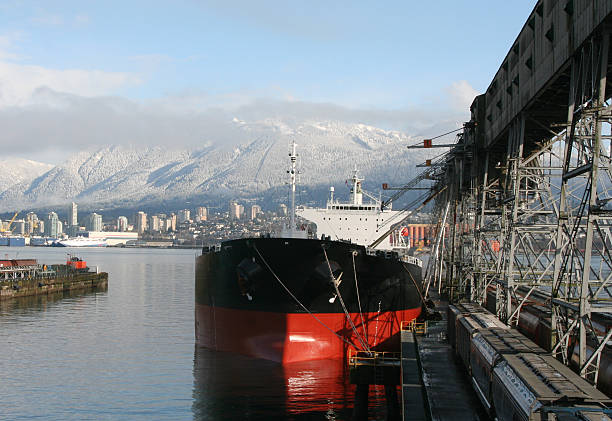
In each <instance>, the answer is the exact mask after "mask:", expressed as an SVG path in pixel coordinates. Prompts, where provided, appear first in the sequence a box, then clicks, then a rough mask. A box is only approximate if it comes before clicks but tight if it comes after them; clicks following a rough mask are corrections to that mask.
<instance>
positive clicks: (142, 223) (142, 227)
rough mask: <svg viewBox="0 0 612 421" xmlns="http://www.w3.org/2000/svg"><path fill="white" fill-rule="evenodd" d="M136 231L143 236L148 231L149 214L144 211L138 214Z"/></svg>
mask: <svg viewBox="0 0 612 421" xmlns="http://www.w3.org/2000/svg"><path fill="white" fill-rule="evenodd" d="M135 219H136V231H138V234H142V233H143V232H145V231H146V230H147V214H146V213H145V212H143V211H139V212H138V213H137V214H136V218H135Z"/></svg>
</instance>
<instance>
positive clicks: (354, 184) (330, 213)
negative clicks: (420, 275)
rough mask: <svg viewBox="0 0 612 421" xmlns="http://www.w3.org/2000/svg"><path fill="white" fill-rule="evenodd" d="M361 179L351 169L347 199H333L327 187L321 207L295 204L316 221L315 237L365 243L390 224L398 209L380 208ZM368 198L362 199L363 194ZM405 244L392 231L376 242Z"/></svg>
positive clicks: (383, 245)
mask: <svg viewBox="0 0 612 421" xmlns="http://www.w3.org/2000/svg"><path fill="white" fill-rule="evenodd" d="M362 181H363V179H361V178H359V177H358V175H357V170H355V171H354V173H353V177H352V178H351V180H350V182H351V196H350V200H349V202H339V201H338V200H336V199H334V188H333V187H330V196H329V199H328V201H327V206H326V207H325V208H307V207H298V208H297V209H296V212H297V214H298V215H299V216H301V217H302V218H304V219H307V220H309V221H311V222H313V223H315V224H316V225H317V237H319V238H320V237H322V236H325V237H330V238H331V239H332V240H345V241H350V242H352V243H356V244H360V245H364V246H369V245H370V244H372V243H373V242H374V241H376V240H377V239H378V238H380V236H381V235H383V234H384V233H385V232H386V231H387V230H388V229H389V227H390V226H391V225H390V224H392V223H393V222H396V221H394V219H395V217H396V216H397V215H398V214H400V213H401V212H400V211H394V210H391V209H385V210H381V201H380V200H378V199H376V198H375V197H373V196H371V195H369V194H368V193H367V192H365V191H364V190H363V189H362V186H361V182H362ZM364 195H366V196H368V198H369V199H370V200H369V201H368V202H367V203H364V201H363V196H364ZM405 248H406V244H405V242H404V241H403V239H402V237H401V234H400V233H399V232H397V231H394V232H393V233H392V234H389V235H388V236H387V238H385V239H384V240H383V241H381V242H380V244H378V245H377V246H376V249H378V250H393V249H405Z"/></svg>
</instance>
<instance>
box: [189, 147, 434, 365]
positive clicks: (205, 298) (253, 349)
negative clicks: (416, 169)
mask: <svg viewBox="0 0 612 421" xmlns="http://www.w3.org/2000/svg"><path fill="white" fill-rule="evenodd" d="M289 156H290V159H291V168H290V170H289V171H288V173H289V174H290V181H291V183H290V185H291V210H290V224H289V226H288V227H287V228H286V229H284V230H283V232H282V233H281V235H280V236H279V237H276V238H272V237H261V238H242V239H237V240H230V241H225V242H223V243H221V244H220V245H216V246H213V247H205V248H204V249H203V251H202V255H201V256H199V257H197V259H196V274H195V335H196V342H197V344H198V345H200V346H204V347H207V348H212V349H215V350H219V351H231V352H237V353H241V354H245V355H248V356H252V357H256V358H263V359H268V360H273V361H277V362H281V363H291V362H298V361H308V360H317V359H331V358H333V359H335V358H345V357H346V356H347V354H348V352H349V350H359V351H390V350H395V351H397V350H398V349H399V330H400V323H401V322H402V321H411V320H413V319H415V318H416V317H418V316H419V314H420V313H421V309H422V298H421V292H420V288H421V279H422V262H421V261H420V260H419V259H417V258H415V257H413V256H408V255H407V253H406V251H407V247H406V246H405V245H402V244H400V243H401V235H399V233H396V232H395V233H391V234H390V235H387V236H386V238H385V239H384V241H376V242H375V243H376V244H377V245H376V246H375V247H373V248H370V247H368V245H369V244H370V240H371V239H372V238H375V236H376V235H380V233H382V232H385V230H384V229H383V226H384V225H385V222H388V220H389V219H390V218H392V217H393V216H395V215H396V214H397V213H398V212H395V211H391V210H384V211H383V210H382V209H381V207H380V201H376V200H374V201H372V202H369V203H364V202H363V194H364V192H363V190H362V186H361V182H362V181H363V180H361V179H359V178H358V177H357V172H355V174H354V175H353V177H352V179H351V200H350V201H349V202H348V203H340V202H338V201H334V198H333V189H332V190H331V197H330V200H329V201H328V203H327V207H326V208H324V209H309V208H300V209H299V210H298V213H299V214H301V215H302V216H303V217H304V218H306V219H310V220H311V221H312V222H315V223H316V224H317V228H318V233H317V237H319V238H307V233H306V231H303V230H297V229H296V228H295V227H296V223H295V186H296V174H297V173H296V160H297V155H296V153H295V144H293V146H292V151H291V153H290V154H289ZM371 198H372V197H371ZM372 199H374V198H372ZM385 220H387V221H385ZM379 231H380V232H379ZM379 240H380V239H379Z"/></svg>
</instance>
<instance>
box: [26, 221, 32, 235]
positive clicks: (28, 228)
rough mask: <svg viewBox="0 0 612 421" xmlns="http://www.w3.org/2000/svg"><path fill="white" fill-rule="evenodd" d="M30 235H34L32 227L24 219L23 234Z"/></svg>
mask: <svg viewBox="0 0 612 421" xmlns="http://www.w3.org/2000/svg"><path fill="white" fill-rule="evenodd" d="M32 233H34V225H33V224H32V222H31V221H28V220H27V219H26V220H25V222H24V234H27V235H30V234H32Z"/></svg>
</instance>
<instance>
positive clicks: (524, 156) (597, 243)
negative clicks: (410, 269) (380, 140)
mask: <svg viewBox="0 0 612 421" xmlns="http://www.w3.org/2000/svg"><path fill="white" fill-rule="evenodd" d="M540 3H542V2H539V3H538V6H536V8H535V9H534V12H533V14H532V16H533V17H532V18H530V20H529V21H528V23H527V24H526V27H525V28H524V30H523V32H525V31H527V32H526V33H529V32H528V31H529V30H532V31H536V30H537V27H536V23H533V26H532V23H531V22H532V20H533V22H537V21H535V20H534V19H538V16H540V18H541V19H544V18H545V13H544V12H545V11H546V10H544V9H539V4H540ZM588 7H591V5H590V4H589V5H588ZM589 10H591V9H589ZM571 12H572V13H577V12H576V11H575V10H573V9H572V10H571ZM600 12H601V11H600ZM601 13H602V16H604V17H602V22H601V23H599V24H593V30H592V31H591V32H589V33H584V34H581V35H583V36H584V40H581V41H580V42H577V41H576V42H575V43H576V46H575V47H573V48H570V49H569V50H568V52H567V55H568V59H567V60H565V61H563V63H562V64H559V65H558V66H557V67H556V68H555V69H553V70H554V72H553V71H550V72H549V73H550V75H549V76H548V81H543V82H542V81H540V82H539V83H540V84H541V89H537V90H536V89H533V87H531V88H530V90H529V91H525V92H526V93H524V94H523V95H521V96H519V94H520V93H522V92H523V91H521V90H520V89H523V87H522V86H521V85H520V82H519V76H518V75H519V74H520V75H522V79H521V81H522V80H524V78H525V76H524V73H520V72H522V71H523V70H524V69H522V68H519V67H516V70H515V74H516V76H515V74H512V72H511V69H512V67H511V64H510V66H508V63H512V59H513V57H514V55H516V56H517V57H518V59H517V60H520V59H521V58H522V56H520V57H519V55H520V54H523V48H522V45H521V48H519V40H521V41H522V40H523V39H525V37H524V36H523V33H522V34H521V35H520V36H519V38H518V39H517V44H516V46H515V47H513V48H512V50H511V51H510V53H509V55H508V57H507V59H506V61H505V63H504V64H502V67H501V68H500V71H499V72H498V75H496V78H495V80H494V81H493V82H492V84H491V86H490V87H489V89H488V90H487V93H486V94H483V95H481V96H479V97H477V98H476V100H475V101H474V103H473V104H472V108H471V111H472V119H471V121H470V123H468V124H466V125H465V128H464V130H463V133H462V134H461V135H460V136H458V141H457V144H456V145H455V146H454V148H453V149H452V150H451V152H450V153H449V154H448V155H447V156H446V160H445V163H444V165H443V166H442V167H441V170H440V171H439V172H438V173H437V175H438V180H437V185H436V186H434V187H433V189H439V188H440V186H442V185H444V186H446V187H447V189H446V192H445V194H444V195H440V196H439V197H437V203H436V205H435V207H434V211H435V215H434V218H433V219H434V223H436V224H437V227H436V231H435V232H437V235H436V236H435V241H434V244H433V245H432V259H431V262H430V264H429V267H428V270H427V274H426V277H425V282H426V290H429V289H431V288H438V289H440V290H442V291H446V292H447V293H448V295H449V299H450V300H451V301H460V300H469V301H477V302H480V303H485V302H486V301H487V300H488V298H487V296H489V297H494V298H495V299H494V303H495V311H496V313H497V315H498V317H499V318H500V319H501V320H503V321H504V322H505V323H507V324H508V325H512V326H516V325H517V324H518V323H519V320H520V317H521V311H523V309H524V308H525V306H526V305H530V304H533V303H534V302H537V303H539V304H540V305H542V304H543V305H545V307H546V309H547V310H546V311H547V312H548V316H547V318H548V320H549V323H550V347H551V351H552V353H553V355H555V356H557V358H559V359H560V360H562V361H563V362H565V363H566V364H569V362H570V360H571V359H572V356H573V358H574V363H575V364H577V366H578V369H579V372H580V374H581V375H582V376H583V377H585V378H588V379H589V380H591V381H593V382H597V379H598V375H599V362H600V358H601V355H602V352H603V350H604V349H605V347H606V343H607V342H608V341H609V340H610V338H611V337H612V328H611V327H610V326H612V323H610V320H612V142H611V140H612V101H611V96H612V95H611V93H612V90H611V89H609V87H608V78H607V75H608V73H609V69H610V68H612V66H611V61H610V59H611V58H612V57H611V54H610V53H609V50H610V33H611V29H610V28H611V27H612V26H611V23H612V18H611V17H610V15H608V14H606V13H607V12H606V13H603V12H601ZM566 14H569V12H568V11H566ZM530 27H531V29H530ZM534 28H535V29H534ZM544 29H546V27H544V28H543V29H542V31H543V33H544V36H545V38H549V36H548V35H549V32H544ZM583 32H584V31H583ZM534 36H535V35H534ZM573 37H574V35H573V32H572V36H571V37H570V38H571V39H572V40H574V38H573ZM545 38H544V39H545ZM536 39H537V36H536ZM549 41H550V39H549ZM551 42H552V41H551ZM553 47H554V46H553ZM524 54H525V55H527V54H529V52H527V53H524ZM531 59H532V56H529V60H531ZM518 62H519V63H520V61H518ZM524 63H526V64H529V61H525V62H524ZM530 66H531V67H530V70H531V73H530V75H531V76H532V78H534V77H535V76H534V75H536V73H534V70H533V69H532V67H533V64H530ZM519 69H522V70H519ZM528 76H529V74H528ZM502 87H505V89H504V92H502V93H500V88H502ZM519 88H520V89H519ZM524 89H527V88H524ZM502 94H503V96H501V95H502ZM528 94H529V95H531V96H529V95H528ZM513 95H514V96H513ZM498 98H506V99H505V100H506V101H507V104H509V105H508V107H509V108H510V109H511V110H512V113H510V112H509V111H506V110H505V109H504V108H503V107H504V104H506V103H505V102H503V101H502V100H501V99H499V100H498V101H497V102H495V100H497V99H498ZM517 98H518V99H517ZM517 101H518V102H517ZM519 105H520V106H519ZM496 113H497V114H496ZM496 115H498V116H500V117H499V118H502V117H503V118H505V119H506V120H507V124H498V121H497V120H496V119H495V116H496ZM536 298H537V299H536ZM489 299H490V298H489ZM488 304H489V307H491V303H488Z"/></svg>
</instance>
